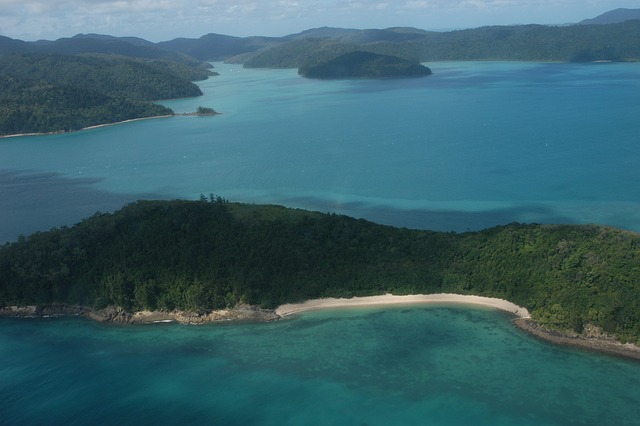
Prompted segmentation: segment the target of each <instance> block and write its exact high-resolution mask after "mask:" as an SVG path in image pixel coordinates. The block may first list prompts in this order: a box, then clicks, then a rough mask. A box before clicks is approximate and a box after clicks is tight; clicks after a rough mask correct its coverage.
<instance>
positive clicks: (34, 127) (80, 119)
mask: <svg viewBox="0 0 640 426" xmlns="http://www.w3.org/2000/svg"><path fill="white" fill-rule="evenodd" d="M210 74H211V71H209V70H206V69H204V68H201V67H190V66H187V65H185V64H181V63H172V62H168V61H165V60H142V59H133V58H126V57H121V56H108V55H99V56H96V55H44V54H11V55H6V56H3V57H0V88H1V90H0V136H2V135H10V134H20V133H45V132H56V131H70V130H78V129H82V128H84V127H89V126H93V125H98V124H107V123H114V122H119V121H124V120H129V119H134V118H143V117H152V116H161V115H170V114H172V111H171V110H170V109H168V108H165V107H163V106H161V105H158V104H154V103H152V102H150V101H154V100H159V99H168V98H178V97H187V96H198V95H201V94H202V92H201V91H200V89H199V88H198V86H197V85H195V84H194V83H192V82H191V81H190V80H191V79H203V78H207V76H208V75H210Z"/></svg>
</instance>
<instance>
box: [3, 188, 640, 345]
mask: <svg viewBox="0 0 640 426" xmlns="http://www.w3.org/2000/svg"><path fill="white" fill-rule="evenodd" d="M387 292H390V293H393V294H417V293H439V292H454V293H460V294H475V295H484V296H494V297H500V298H505V299H507V300H510V301H512V302H514V303H516V304H518V305H520V306H524V307H526V308H527V309H529V311H530V312H531V313H532V316H533V318H534V319H535V320H537V321H538V322H540V323H541V324H544V325H546V326H549V327H552V328H556V329H561V330H575V331H578V332H579V331H581V330H582V329H583V327H584V326H585V325H586V324H594V325H597V326H599V327H601V328H602V329H603V330H604V331H606V332H609V333H612V334H615V335H616V336H617V337H618V338H619V339H621V340H622V341H633V342H636V343H640V235H638V234H635V233H631V232H625V231H621V230H616V229H612V228H609V227H602V226H575V225H573V226H572V225H520V224H511V225H508V226H499V227H495V228H491V229H487V230H483V231H479V232H468V233H461V234H457V233H443V232H433V231H418V230H409V229H404V228H394V227H390V226H383V225H377V224H374V223H371V222H368V221H365V220H357V219H353V218H349V217H345V216H341V215H335V214H321V213H315V212H308V211H304V210H294V209H286V208H283V207H278V206H259V205H247V204H236V203H229V202H227V201H226V200H224V199H222V198H220V197H215V196H213V195H211V196H210V197H209V198H205V197H204V196H203V197H201V200H200V201H180V200H176V201H140V202H137V203H134V204H131V205H128V206H126V207H125V208H123V209H122V210H120V211H118V212H115V213H109V214H101V213H97V214H96V215H94V216H93V217H91V218H88V219H86V220H84V221H82V222H81V223H79V224H77V225H75V226H73V227H70V228H67V227H64V228H61V229H53V230H51V231H49V232H39V233H35V234H33V235H31V236H28V237H21V238H19V240H18V241H16V242H14V243H11V244H6V245H5V246H4V247H3V248H0V305H47V304H51V303H56V302H59V303H67V304H79V305H85V306H92V307H94V308H102V307H105V306H107V305H118V306H121V307H124V308H125V309H127V310H129V311H133V310H140V309H151V310H154V309H160V310H172V309H176V308H180V309H184V310H192V311H200V312H204V311H208V310H211V309H215V308H224V307H232V306H234V305H236V304H237V303H240V302H244V303H249V304H259V305H261V306H262V307H267V308H272V307H275V306H277V305H279V304H282V303H286V302H296V301H302V300H305V299H309V298H320V297H350V296H365V295H374V294H383V293H387Z"/></svg>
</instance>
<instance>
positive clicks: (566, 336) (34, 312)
mask: <svg viewBox="0 0 640 426" xmlns="http://www.w3.org/2000/svg"><path fill="white" fill-rule="evenodd" d="M437 304H454V305H470V306H482V307H486V308H493V309H497V310H500V311H504V312H508V313H510V314H512V315H514V316H515V318H514V319H513V321H512V322H513V324H514V326H515V327H517V328H519V329H520V330H522V331H523V332H525V333H527V334H529V335H531V336H533V337H534V338H538V339H541V340H544V341H546V342H550V343H553V344H558V345H562V346H570V347H574V348H579V349H583V350H587V351H591V352H596V353H601V354H606V355H611V356H619V357H623V358H626V359H632V360H635V361H640V346H637V345H635V344H632V343H621V342H619V341H618V340H616V339H615V338H613V337H612V336H608V335H606V334H604V333H602V332H601V330H599V329H598V328H597V327H595V326H587V327H586V328H585V332H584V333H582V334H578V333H573V332H563V331H558V330H552V329H548V328H546V327H544V326H542V325H540V324H538V323H537V322H535V321H534V320H532V319H531V316H530V314H529V311H528V310H527V309H526V308H523V307H521V306H518V305H516V304H514V303H512V302H509V301H507V300H504V299H498V298H493V297H484V296H472V295H461V294H453V293H437V294H428V295H407V296H394V295H391V294H386V295H379V296H366V297H353V298H348V299H346V298H324V299H311V300H307V301H305V302H302V303H289V304H283V305H280V306H278V307H277V308H276V309H273V310H272V309H262V308H260V307H258V306H255V305H246V304H242V305H238V306H236V307H234V308H232V309H221V310H215V311H210V312H206V313H196V312H188V311H181V310H174V311H170V312H166V311H138V312H127V311H125V310H124V309H122V308H120V307H117V306H109V307H107V308H104V309H100V310H94V309H92V308H88V307H85V306H77V305H65V304H53V305H49V306H45V307H36V306H5V307H0V317H11V318H58V317H69V316H78V317H83V318H87V319H90V320H93V321H96V322H100V323H113V324H119V325H149V324H159V323H178V324H185V325H204V324H215V323H222V322H271V321H278V320H282V319H285V318H287V317H290V316H293V315H296V314H300V313H304V312H309V311H315V310H323V309H345V308H347V309H348V308H357V307H392V306H420V305H437Z"/></svg>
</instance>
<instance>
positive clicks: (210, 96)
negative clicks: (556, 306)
mask: <svg viewBox="0 0 640 426" xmlns="http://www.w3.org/2000/svg"><path fill="white" fill-rule="evenodd" d="M429 65H430V67H431V68H432V69H433V71H434V74H433V75H432V76H430V77H428V78H421V79H407V80H383V81H379V80H374V81H357V80H354V81H317V80H306V79H303V78H300V77H298V76H297V75H296V72H295V70H247V69H242V68H239V67H238V66H236V65H225V64H216V68H217V70H218V71H219V72H220V74H221V75H220V76H218V77H213V78H211V79H209V80H207V81H205V82H202V83H201V87H202V89H203V91H204V93H205V95H204V96H203V97H199V98H194V99H183V100H174V101H167V102H163V103H164V104H167V105H169V106H170V107H172V108H174V110H176V111H177V112H182V111H193V110H195V109H196V108H197V106H200V105H203V106H210V107H213V108H215V109H216V110H218V111H220V112H222V113H223V114H222V115H220V116H215V117H174V118H170V119H161V120H151V121H141V122H133V123H128V124H123V125H118V126H112V127H107V128H101V129H95V130H90V131H83V132H78V133H73V134H66V135H52V136H39V137H24V138H14V139H4V140H0V200H2V201H0V202H1V203H2V204H1V206H0V207H1V208H0V222H1V223H3V224H4V225H3V226H2V227H0V241H6V240H12V239H14V238H16V237H17V235H18V234H20V233H29V232H32V231H34V230H38V229H49V228H50V227H51V226H59V225H62V224H72V223H75V222H76V221H78V220H79V219H81V218H82V217H86V216H88V215H91V214H93V213H94V212H95V211H96V210H101V211H109V210H114V209H116V208H118V207H120V206H122V205H123V204H124V203H126V202H129V201H132V200H135V199H138V198H176V197H179V198H197V197H198V195H199V194H200V193H204V194H208V193H210V192H213V193H216V194H220V195H222V196H224V197H226V198H228V199H231V200H233V201H247V202H268V203H279V204H285V205H288V206H293V207H303V208H310V209H315V210H320V211H333V212H338V213H346V214H349V215H353V216H357V217H364V218H367V219H370V220H374V221H377V222H382V223H386V224H392V225H398V226H407V227H413V228H428V229H436V230H455V231H464V230H466V229H480V228H484V227H488V226H493V225H497V224H504V223H509V222H513V221H518V222H543V223H548V222H553V223H558V222H561V223H601V224H609V225H613V226H617V227H621V228H625V229H631V230H636V231H640V206H639V200H640V185H638V174H637V165H638V164H639V160H640V146H639V145H638V143H637V135H638V134H639V130H640V124H639V123H640V102H638V101H637V99H638V95H639V94H640V64H638V63H629V64H615V63H612V64H559V63H518V62H514V63H511V62H509V63H483V62H472V63H470V62H462V63H434V64H429Z"/></svg>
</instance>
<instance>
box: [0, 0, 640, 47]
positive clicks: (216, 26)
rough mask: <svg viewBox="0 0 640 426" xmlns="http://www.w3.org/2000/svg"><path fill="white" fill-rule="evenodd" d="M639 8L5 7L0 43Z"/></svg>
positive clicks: (532, 1) (240, 1) (214, 1)
mask: <svg viewBox="0 0 640 426" xmlns="http://www.w3.org/2000/svg"><path fill="white" fill-rule="evenodd" d="M621 7H622V8H629V9H634V8H638V7H639V5H638V1H637V0H387V1H372V0H297V1H295V0H259V1H258V0H0V35H4V36H7V37H11V38H16V39H20V40H25V41H33V40H38V39H45V40H55V39H58V38H61V37H72V36H74V35H76V34H79V33H98V34H108V35H113V36H136V37H142V38H144V39H147V40H149V41H153V42H158V41H165V40H171V39H174V38H177V37H188V38H198V37H201V36H203V35H205V34H209V33H218V34H227V35H234V36H241V37H246V36H251V35H262V36H284V35H287V34H293V33H297V32H300V31H303V30H306V29H309V28H316V27H322V26H330V27H342V28H358V29H365V28H388V27H394V26H407V27H416V28H420V29H424V30H436V31H437V30H452V29H463V28H476V27H480V26H484V25H512V24H532V23H533V24H565V23H572V22H578V21H581V20H582V19H587V18H593V17H595V16H598V15H600V14H602V13H604V12H606V11H609V10H612V9H616V8H621Z"/></svg>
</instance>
